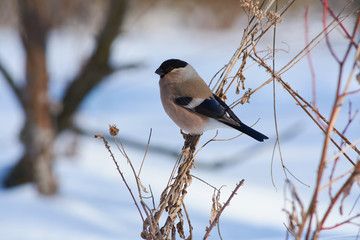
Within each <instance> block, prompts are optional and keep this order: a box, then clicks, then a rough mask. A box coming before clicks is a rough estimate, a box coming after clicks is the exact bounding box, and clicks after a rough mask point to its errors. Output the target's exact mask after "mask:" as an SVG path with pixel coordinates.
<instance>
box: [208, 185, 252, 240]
mask: <svg viewBox="0 0 360 240" xmlns="http://www.w3.org/2000/svg"><path fill="white" fill-rule="evenodd" d="M244 181H245V180H244V179H243V180H241V181H240V183H239V184H237V185H236V187H235V189H234V191H233V192H232V193H231V195H230V196H229V198H228V200H227V201H226V202H225V204H224V206H222V208H221V209H220V210H219V211H218V212H217V214H216V217H215V218H214V220H213V221H212V222H211V223H210V226H209V227H207V228H206V233H205V236H204V238H203V240H206V239H208V237H209V236H210V232H211V230H212V229H213V228H214V227H215V225H216V224H217V223H218V222H219V219H220V216H221V214H222V213H223V211H224V210H225V208H226V207H227V206H229V204H230V201H231V199H232V198H233V197H234V196H235V195H236V194H237V191H238V190H239V188H240V187H241V186H242V185H243V184H244Z"/></svg>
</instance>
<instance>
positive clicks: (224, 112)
mask: <svg viewBox="0 0 360 240" xmlns="http://www.w3.org/2000/svg"><path fill="white" fill-rule="evenodd" d="M175 104H177V105H179V106H181V107H183V108H185V109H188V110H189V111H192V112H195V113H198V114H201V115H204V116H207V117H210V118H214V119H216V120H218V121H220V122H222V123H224V124H226V125H228V126H230V127H233V128H235V129H237V130H239V131H241V132H243V133H245V134H247V135H249V136H251V137H253V138H255V139H256V140H258V141H261V142H262V141H264V140H265V139H268V137H267V136H265V135H264V134H262V133H260V132H258V131H256V130H255V129H252V128H251V127H249V126H247V125H246V124H244V123H242V122H241V121H240V120H239V118H238V117H237V116H236V115H235V113H234V112H233V111H232V110H231V109H230V108H229V106H228V105H226V103H225V102H224V101H222V100H221V99H220V98H219V97H218V96H216V95H213V96H212V97H210V98H207V99H199V98H191V97H179V98H176V99H175Z"/></svg>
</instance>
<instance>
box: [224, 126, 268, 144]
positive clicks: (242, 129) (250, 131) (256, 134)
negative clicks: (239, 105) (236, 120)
mask: <svg viewBox="0 0 360 240" xmlns="http://www.w3.org/2000/svg"><path fill="white" fill-rule="evenodd" d="M227 125H229V126H230V127H233V128H235V129H237V130H239V131H240V132H243V133H245V134H246V135H248V136H250V137H252V138H254V139H256V140H258V141H259V142H263V141H264V140H265V139H269V138H268V137H267V136H265V135H264V134H262V133H260V132H258V131H256V130H254V129H252V128H251V127H249V126H246V125H245V124H243V123H241V124H240V126H234V125H232V124H231V125H230V124H227Z"/></svg>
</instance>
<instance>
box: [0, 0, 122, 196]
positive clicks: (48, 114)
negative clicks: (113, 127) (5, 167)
mask: <svg viewBox="0 0 360 240" xmlns="http://www.w3.org/2000/svg"><path fill="white" fill-rule="evenodd" d="M1 4H2V5H4V4H7V5H8V9H12V10H13V11H14V13H16V16H17V21H18V24H17V25H18V26H17V28H18V31H19V32H20V36H21V42H22V45H23V47H24V51H25V55H26V74H25V80H24V81H23V84H22V85H20V84H18V83H17V81H15V79H13V77H12V76H11V74H10V73H9V71H7V69H6V68H5V67H4V66H3V65H2V64H1V61H0V71H1V72H2V74H3V76H4V79H6V80H7V82H8V83H9V85H10V86H11V89H12V90H13V92H14V93H15V95H16V97H17V99H18V100H19V102H20V104H21V106H22V109H23V111H24V115H25V125H24V127H23V129H22V132H21V141H22V142H23V144H24V149H25V150H24V155H23V157H22V158H21V159H20V160H19V161H18V162H17V164H16V165H15V166H14V167H13V168H12V169H11V171H10V172H9V173H8V175H7V176H6V178H5V180H4V185H5V186H6V187H13V186H17V185H19V184H22V183H26V182H34V183H35V184H36V186H37V188H38V190H39V192H40V193H42V194H46V195H51V194H55V193H56V190H57V183H56V180H55V178H54V175H53V171H52V166H53V158H54V156H53V145H54V141H55V138H56V136H57V135H58V134H59V133H61V132H62V131H64V130H65V129H69V128H71V127H72V117H73V115H74V113H75V112H76V110H77V109H78V107H79V106H80V104H81V102H82V101H83V100H84V98H85V97H86V95H87V94H88V93H89V92H90V91H91V90H92V89H93V88H94V87H95V86H96V85H97V84H99V83H100V82H101V81H102V80H103V79H104V78H105V77H106V76H107V75H109V74H111V73H113V72H114V71H115V70H117V69H115V68H113V67H112V66H110V64H109V58H110V48H111V45H112V43H113V41H114V39H115V38H116V37H117V36H118V34H119V31H120V29H121V26H122V25H123V22H124V16H125V13H126V11H127V0H98V1H91V2H89V1H86V0H75V1H72V0H62V1H57V0H19V1H17V2H15V1H3V2H2V3H1ZM94 8H95V9H96V14H98V15H99V16H100V19H99V27H98V30H97V37H96V38H95V40H96V43H95V47H94V50H93V52H92V54H91V55H90V56H89V58H88V59H86V60H85V61H84V63H83V67H82V69H81V70H80V72H79V73H78V75H77V76H75V78H74V79H73V80H72V81H71V82H70V84H69V85H68V87H67V88H66V89H65V93H64V94H63V98H62V99H61V101H60V106H61V107H60V108H59V109H52V108H51V99H50V98H49V93H48V89H49V88H48V85H49V76H48V69H47V59H46V58H47V54H46V52H47V39H48V37H49V33H50V32H51V30H52V29H54V28H56V27H59V26H61V25H63V24H67V23H68V22H69V19H71V18H75V17H79V16H80V17H81V16H86V17H87V18H89V19H92V18H94V17H96V16H94V15H93V14H91V13H93V12H92V10H93V9H94ZM1 60H3V59H1Z"/></svg>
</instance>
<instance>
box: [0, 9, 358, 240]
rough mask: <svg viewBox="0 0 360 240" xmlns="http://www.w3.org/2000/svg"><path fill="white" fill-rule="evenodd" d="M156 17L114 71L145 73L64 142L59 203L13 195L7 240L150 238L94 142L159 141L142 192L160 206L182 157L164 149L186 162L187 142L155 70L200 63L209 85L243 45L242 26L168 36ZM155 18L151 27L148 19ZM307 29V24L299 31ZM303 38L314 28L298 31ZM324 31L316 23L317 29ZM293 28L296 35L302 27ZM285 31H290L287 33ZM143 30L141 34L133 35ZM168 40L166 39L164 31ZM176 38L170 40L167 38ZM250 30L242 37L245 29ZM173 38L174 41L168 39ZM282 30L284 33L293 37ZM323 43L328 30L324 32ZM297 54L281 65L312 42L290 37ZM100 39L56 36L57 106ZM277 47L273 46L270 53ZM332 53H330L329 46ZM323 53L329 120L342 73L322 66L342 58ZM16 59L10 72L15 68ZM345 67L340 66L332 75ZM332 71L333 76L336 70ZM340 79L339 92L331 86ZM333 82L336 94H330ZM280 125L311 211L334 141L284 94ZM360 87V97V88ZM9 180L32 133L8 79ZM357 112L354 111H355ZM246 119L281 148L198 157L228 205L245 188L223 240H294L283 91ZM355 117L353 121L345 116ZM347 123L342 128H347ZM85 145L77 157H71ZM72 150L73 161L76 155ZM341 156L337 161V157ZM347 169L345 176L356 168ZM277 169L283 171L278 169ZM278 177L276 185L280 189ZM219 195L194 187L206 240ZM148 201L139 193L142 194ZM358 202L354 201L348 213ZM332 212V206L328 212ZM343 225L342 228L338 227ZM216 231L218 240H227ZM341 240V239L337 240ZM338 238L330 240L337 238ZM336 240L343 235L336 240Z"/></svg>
mask: <svg viewBox="0 0 360 240" xmlns="http://www.w3.org/2000/svg"><path fill="white" fill-rule="evenodd" d="M157 11H160V12H155V13H152V14H151V16H152V18H150V17H149V16H147V17H146V18H145V20H144V21H142V22H141V24H138V25H137V28H134V29H132V28H131V27H129V26H128V27H127V31H125V33H124V34H123V35H121V36H119V38H118V39H117V41H116V43H115V44H114V46H113V57H112V64H113V65H114V66H117V65H121V64H126V63H133V62H138V63H140V64H141V65H140V66H139V67H138V68H136V69H130V70H126V71H121V72H119V73H115V74H113V75H112V76H110V77H108V79H107V80H106V81H105V82H104V83H102V84H101V85H100V86H99V87H98V88H97V89H95V90H94V91H93V92H92V93H91V94H90V95H89V96H88V97H87V99H86V101H85V102H84V103H83V104H82V106H81V109H80V111H79V113H78V115H77V116H76V121H77V123H78V124H79V125H81V126H82V127H83V128H84V129H86V130H87V131H88V135H89V136H74V135H73V134H71V133H64V134H62V135H61V136H60V137H59V139H58V140H57V143H56V153H57V155H56V156H57V157H56V163H55V173H56V176H57V179H58V181H59V193H58V194H57V195H56V196H53V197H44V196H41V195H39V194H38V193H37V192H36V190H35V188H34V186H33V185H31V184H26V185H23V186H20V187H17V188H14V189H11V190H7V189H3V188H1V189H0V236H1V239H6V240H15V239H27V240H32V239H34V240H35V239H36V240H41V239H54V240H56V239H69V240H71V239H94V240H101V239H140V237H139V234H140V232H141V229H142V225H141V219H140V216H139V214H138V212H137V210H136V207H135V206H134V204H133V202H132V199H131V197H130V195H129V193H128V191H127V189H126V188H125V186H124V184H123V182H122V181H121V178H120V176H119V174H118V173H117V171H116V168H115V166H114V163H113V162H112V160H111V158H110V157H109V154H108V152H107V151H106V149H105V148H104V146H103V144H102V142H101V141H100V140H98V139H94V138H93V135H94V134H95V133H101V134H104V135H106V133H107V127H108V124H116V125H117V126H118V127H119V128H120V136H121V137H123V138H124V139H127V138H129V139H134V140H137V141H139V142H142V143H143V144H146V142H147V138H148V134H149V130H150V128H152V130H153V134H152V139H151V145H150V149H149V154H148V155H147V157H146V160H145V164H144V168H143V170H142V183H143V184H144V185H145V186H148V185H151V188H152V190H153V193H154V196H155V201H156V202H158V201H159V196H160V194H161V191H162V190H163V188H164V186H165V184H166V183H167V180H168V177H169V175H170V172H171V170H172V167H173V164H174V162H175V160H176V158H175V157H169V156H165V155H163V154H159V153H156V152H155V151H152V149H151V148H152V146H162V147H165V148H168V149H171V150H174V151H177V152H178V151H180V149H181V147H182V143H183V140H182V137H181V135H180V134H179V130H178V128H177V127H176V126H175V125H174V124H173V123H172V122H171V120H170V119H169V118H168V117H167V116H166V114H165V112H164V111H163V109H162V106H161V102H160V98H159V90H158V83H157V82H158V76H157V75H156V74H154V70H155V69H156V68H157V67H158V65H159V64H160V63H161V62H162V61H163V60H165V59H167V58H181V59H184V60H186V61H188V62H189V63H191V64H192V65H193V66H194V67H195V69H197V71H198V72H199V74H200V75H201V76H202V77H203V78H204V79H206V81H209V80H210V79H211V78H212V76H213V75H214V74H215V73H216V72H217V71H218V70H219V69H220V68H221V67H222V66H223V65H224V64H225V63H227V61H228V59H229V58H230V57H231V56H232V54H233V51H234V50H235V49H236V47H237V44H238V42H239V40H240V34H239V33H241V32H242V30H241V28H239V27H234V28H233V29H230V30H226V31H225V30H222V31H214V30H207V31H200V30H199V29H185V28H180V29H178V31H175V30H174V29H173V25H172V24H179V23H178V22H177V21H176V19H172V20H171V21H169V22H168V25H165V26H163V28H162V29H159V28H157V26H158V24H159V22H161V21H162V19H160V18H158V19H157V18H156V16H159V15H162V16H163V15H164V14H166V12H164V11H162V10H157ZM148 18H149V19H151V21H150V20H149V21H148V20H146V19H148ZM292 24H295V23H292ZM296 24H297V25H296V26H297V29H299V31H300V32H299V34H300V36H302V33H303V31H304V30H303V26H302V23H301V22H298V23H296ZM314 25H315V24H314ZM291 27H294V26H293V25H291ZM283 28H284V30H283V31H284V32H286V31H288V28H289V25H286V24H285V25H284V26H283ZM129 29H131V30H129ZM164 29H166V30H164ZM168 29H169V31H167V30H168ZM239 29H240V30H239ZM163 31H167V32H166V33H167V34H166V35H164V34H163ZM278 31H279V32H280V33H281V26H279V29H278ZM315 32H316V31H315ZM0 38H1V41H2V45H3V46H7V47H6V48H3V47H2V48H0V59H1V60H2V62H6V67H9V68H10V70H11V71H10V72H11V74H13V75H14V76H15V77H16V79H18V80H21V78H22V76H23V74H24V66H23V65H24V53H23V52H22V51H21V50H19V49H21V48H20V47H19V44H20V43H19V39H18V35H17V33H16V32H14V31H12V30H9V29H2V30H1V32H0ZM278 38H279V39H282V41H283V42H285V43H286V44H288V45H289V46H290V49H289V52H288V53H284V52H281V53H280V52H279V55H280V57H281V58H280V60H279V61H278V65H279V66H281V65H282V64H284V63H286V62H287V61H288V60H289V59H291V56H292V55H293V54H294V53H296V52H297V51H298V49H300V48H301V47H303V45H304V42H303V41H302V39H301V38H300V37H299V38H295V39H296V41H293V36H289V34H283V35H279V36H278ZM92 41H93V40H92V37H91V36H89V35H86V34H85V33H81V34H79V33H78V34H74V32H67V31H65V30H58V31H56V32H54V33H53V34H52V35H51V37H50V39H49V44H48V46H49V49H50V51H49V56H48V59H49V73H50V75H51V78H52V82H51V84H52V85H51V86H50V92H51V96H52V98H53V99H55V100H57V99H59V98H60V97H61V96H62V94H63V92H62V91H63V89H64V88H65V86H66V84H67V83H68V80H69V79H71V77H72V76H73V75H74V74H76V72H77V71H78V70H79V66H80V65H79V64H77V63H79V62H80V63H81V61H82V59H84V58H85V57H86V56H87V55H88V54H89V52H91V50H92V47H93V46H92V44H93V43H92ZM262 47H263V48H266V46H262ZM319 48H320V47H319ZM321 49H322V50H321V51H320V50H319V52H316V54H315V52H314V53H313V54H312V57H313V58H314V59H313V62H314V63H315V65H316V66H315V69H317V74H318V75H317V76H318V79H317V84H318V86H327V87H326V88H325V89H318V95H317V97H318V106H319V108H320V109H321V110H322V111H323V112H324V115H325V116H328V114H329V111H330V110H331V109H330V106H331V104H332V102H333V93H334V84H333V83H334V81H335V80H336V77H334V76H336V74H337V69H336V65H335V64H334V63H333V62H331V63H329V64H321V63H322V61H323V60H322V59H324V58H325V59H326V58H330V57H329V54H328V53H327V52H326V48H325V47H324V46H323V47H322V48H321ZM4 59H6V61H5V60H4ZM331 64H333V65H331ZM329 65H331V66H329ZM259 69H260V68H258V67H257V66H253V67H252V68H250V69H249V70H247V71H246V77H247V87H255V86H258V84H259V83H260V82H262V81H264V79H267V78H268V77H269V76H268V75H266V73H264V72H263V70H262V69H260V70H261V71H259ZM283 77H284V79H286V80H287V81H288V82H289V83H290V84H291V86H293V87H294V89H297V90H298V91H299V92H300V93H301V94H304V95H305V96H306V98H307V99H311V90H310V87H309V86H310V84H311V80H310V74H309V71H308V65H307V62H306V61H305V60H303V61H302V62H300V63H299V64H298V65H297V66H296V67H295V68H294V69H293V70H292V71H290V72H288V73H286V74H285V75H284V76H283ZM330 80H331V81H330ZM328 82H329V83H328ZM276 87H277V92H276V94H277V117H278V124H279V128H280V137H281V139H280V140H281V141H282V145H281V147H282V154H283V157H284V160H285V163H286V166H287V167H288V169H290V171H291V172H292V173H293V174H294V175H295V176H296V177H297V178H299V179H300V180H301V181H303V182H304V183H305V184H306V185H309V186H310V187H307V186H305V185H303V184H300V183H298V182H296V181H295V180H294V179H292V181H293V182H295V185H296V187H297V189H298V191H299V193H300V195H302V196H304V199H305V202H307V201H308V200H306V199H307V198H309V196H310V195H311V194H312V189H313V184H314V182H315V180H314V177H315V172H316V168H317V161H318V159H319V156H320V154H321V145H322V142H323V135H322V133H321V132H320V131H319V130H318V129H317V128H315V127H313V123H312V122H311V121H310V120H309V119H308V118H307V117H306V116H305V114H304V112H303V111H302V110H301V109H300V108H298V107H295V106H294V105H295V102H294V101H293V100H292V99H291V98H289V96H288V94H287V93H286V92H285V91H284V90H283V89H282V88H281V87H280V86H279V85H277V86H276ZM356 87H358V86H356V85H352V86H351V88H352V89H353V90H354V89H356ZM0 96H1V101H0V111H1V115H0V123H1V124H0V134H1V135H0V136H1V138H0V149H1V151H2V154H1V156H0V177H1V179H2V178H3V177H4V176H5V174H6V172H7V171H8V169H9V168H10V166H12V165H13V164H14V163H15V161H16V159H18V158H19V157H20V156H21V153H22V146H21V144H20V142H19V140H18V138H17V135H18V134H19V132H20V130H21V127H19V126H21V124H22V123H23V121H24V120H23V115H22V113H21V109H20V106H19V105H18V104H17V103H16V100H15V98H14V97H13V96H12V94H11V93H10V90H9V88H8V86H7V85H6V83H5V81H3V79H2V76H0ZM229 96H230V97H229V98H230V99H235V95H233V94H230V95H229ZM359 103H360V99H359V96H352V104H353V109H359ZM346 109H347V108H346ZM235 112H236V113H237V114H238V115H239V116H240V118H241V119H242V120H243V121H244V122H246V123H249V124H252V123H254V122H256V121H257V119H258V118H260V121H259V122H258V123H257V125H256V129H258V130H259V131H261V132H263V133H264V134H266V135H268V136H269V137H270V140H269V141H267V142H265V143H257V142H255V141H253V140H252V139H249V138H248V137H246V136H241V137H239V138H237V139H235V140H233V141H225V142H214V143H210V144H209V145H208V146H206V147H205V148H204V149H203V150H202V151H201V152H200V153H199V154H198V156H197V160H196V164H197V166H198V168H196V169H193V171H192V174H194V175H195V176H197V177H199V178H201V179H203V180H205V181H207V182H209V183H211V184H212V185H214V186H216V187H218V188H219V187H221V186H225V187H223V189H222V198H221V200H222V201H223V202H224V201H225V200H226V199H227V197H228V196H229V194H230V193H231V191H232V190H233V189H234V187H235V185H236V184H237V183H238V182H239V181H240V180H241V179H245V184H244V186H243V187H241V188H240V190H239V192H238V194H237V196H236V197H235V198H234V199H233V200H232V202H231V205H230V206H229V207H228V208H227V209H226V210H225V212H224V214H223V216H222V220H221V234H222V236H223V238H224V239H239V238H241V239H250V240H251V239H254V240H270V239H284V236H285V233H286V229H285V227H284V223H286V218H285V214H284V212H283V208H284V206H285V203H284V199H285V197H284V190H283V189H284V179H285V176H284V173H283V170H282V168H281V165H280V160H279V156H278V153H276V154H275V160H274V163H273V164H271V155H272V149H273V146H274V140H275V131H274V120H273V103H272V85H271V84H270V85H268V86H266V87H264V88H263V90H261V91H260V92H258V93H257V94H255V95H254V96H253V97H252V99H251V104H245V105H241V106H238V107H237V108H236V109H235ZM342 114H344V115H345V116H346V114H347V112H346V110H343V111H342ZM346 121H347V118H346V117H343V118H341V119H339V121H338V123H337V124H338V125H337V126H339V129H342V127H343V126H344V124H345V123H346ZM359 129H360V127H359V121H358V120H357V121H355V122H354V123H353V125H352V126H351V128H350V130H349V131H351V132H350V133H349V139H350V140H356V138H358V136H359V135H358V133H359ZM214 134H215V131H209V132H207V133H205V134H204V135H203V136H202V138H201V142H200V145H202V144H204V143H205V142H206V141H207V140H209V139H210V138H211V137H213V136H214ZM235 134H236V133H234V132H233V131H232V130H229V129H224V130H220V132H219V137H218V138H228V137H232V136H234V135H235ZM74 146H77V148H76V151H75V153H74V154H73V155H71V154H69V153H68V152H69V151H70V150H71V148H73V147H74ZM111 146H112V149H113V152H114V153H115V156H116V158H117V159H118V160H119V162H120V166H121V169H122V171H123V173H124V174H125V176H126V178H127V179H129V184H130V185H131V186H132V190H133V192H134V193H136V189H135V185H134V181H133V176H132V174H131V172H130V168H129V166H128V164H127V163H126V161H125V160H124V159H123V158H122V157H121V155H120V153H119V152H118V151H117V150H116V148H115V146H114V143H113V142H111ZM126 147H127V148H126V149H127V151H128V154H129V156H130V158H131V159H132V161H133V163H134V165H135V167H136V168H137V169H138V167H139V166H140V163H141V160H142V158H143V154H144V151H145V148H144V149H141V150H140V149H137V148H134V147H132V146H131V145H126ZM69 149H70V150H69ZM332 152H333V153H336V151H335V150H333V151H332ZM217 161H220V162H221V161H230V162H231V163H232V164H231V165H229V166H224V167H219V168H218V169H208V168H207V167H206V166H207V163H214V162H217ZM345 167H347V166H346V164H344V167H341V166H340V168H341V169H345ZM271 169H272V170H271ZM271 171H272V176H273V178H274V182H275V186H276V187H274V186H273V184H272V179H271ZM212 193H213V189H212V188H210V187H208V186H207V185H205V184H204V183H202V182H200V181H198V180H196V179H193V183H192V185H191V187H190V188H189V192H188V195H187V198H186V204H187V208H188V211H189V213H190V216H191V220H192V225H193V226H194V239H201V238H202V236H203V234H204V230H205V227H206V226H207V225H208V219H209V215H210V208H211V196H212ZM135 195H136V194H135ZM353 202H354V201H351V200H349V201H347V202H346V204H347V205H346V207H347V209H349V208H351V206H352V204H353ZM326 203H327V202H325V201H324V202H320V205H322V204H326ZM336 220H337V219H336V218H335V219H334V221H335V222H337V221H336ZM354 229H356V228H354V227H348V228H345V229H344V230H343V231H339V232H336V234H339V235H340V236H343V237H344V238H343V239H347V238H346V237H347V236H348V237H349V238H348V239H351V236H354V235H356V234H357V232H356V231H354ZM216 232H217V231H216V229H215V230H213V232H212V238H211V239H219V238H218V237H217V233H216ZM333 234H335V233H333ZM325 235H326V234H325ZM330 236H334V235H330Z"/></svg>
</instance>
